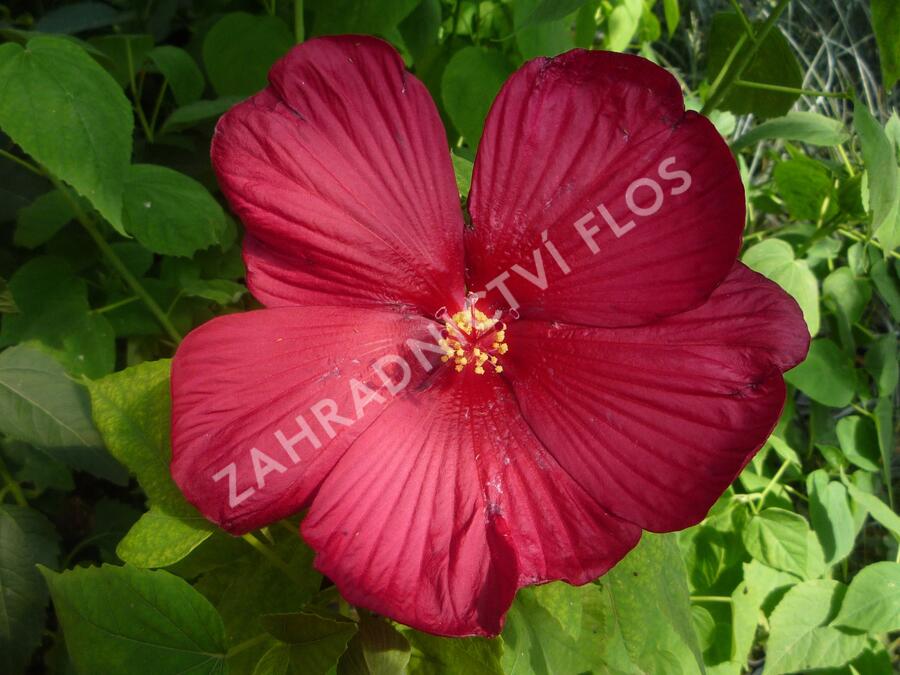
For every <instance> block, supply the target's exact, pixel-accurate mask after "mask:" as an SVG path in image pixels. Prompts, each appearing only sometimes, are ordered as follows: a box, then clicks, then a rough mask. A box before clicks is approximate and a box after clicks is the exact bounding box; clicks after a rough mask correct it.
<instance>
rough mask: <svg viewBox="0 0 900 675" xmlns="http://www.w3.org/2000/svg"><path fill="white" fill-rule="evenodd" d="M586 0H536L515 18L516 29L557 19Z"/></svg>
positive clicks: (569, 12) (576, 8)
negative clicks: (519, 16)
mask: <svg viewBox="0 0 900 675" xmlns="http://www.w3.org/2000/svg"><path fill="white" fill-rule="evenodd" d="M585 2H587V0H537V1H536V2H532V3H529V5H527V7H528V11H526V12H524V13H523V14H522V16H521V18H518V17H517V19H516V30H522V29H523V28H527V27H528V26H536V25H538V24H542V23H548V22H551V21H557V20H559V19H562V18H563V17H566V16H568V15H569V14H571V13H572V12H574V11H576V10H578V9H579V8H580V7H581V6H582V5H583V4H585Z"/></svg>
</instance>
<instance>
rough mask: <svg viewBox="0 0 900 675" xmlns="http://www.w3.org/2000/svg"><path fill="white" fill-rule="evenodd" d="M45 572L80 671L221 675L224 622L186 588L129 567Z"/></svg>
mask: <svg viewBox="0 0 900 675" xmlns="http://www.w3.org/2000/svg"><path fill="white" fill-rule="evenodd" d="M39 569H40V570H41V572H42V573H43V575H44V578H45V579H46V580H47V584H48V585H49V586H50V594H51V595H52V596H53V604H54V606H55V608H56V615H57V616H58V617H59V621H60V624H61V625H62V629H63V634H64V635H65V638H66V648H67V651H68V653H69V656H70V657H71V659H72V661H73V662H74V664H75V668H76V669H77V670H78V671H79V672H82V673H111V672H121V673H129V675H141V674H143V673H147V674H148V675H157V674H158V673H186V672H190V673H191V674H192V675H194V674H197V675H199V674H200V673H221V672H223V668H224V658H225V631H224V628H223V627H222V620H221V619H220V618H219V615H218V614H217V613H216V610H215V609H214V608H213V606H212V605H210V604H209V602H208V601H207V600H206V598H204V597H203V596H202V595H200V594H199V593H198V592H197V591H195V590H194V589H193V588H191V586H190V585H189V584H188V583H187V582H186V581H184V580H182V579H179V578H178V577H176V576H173V575H171V574H168V573H167V572H163V571H150V570H139V569H135V568H133V567H127V566H126V567H113V566H111V565H103V566H102V567H82V568H76V569H74V570H69V571H66V572H63V573H62V574H57V573H55V572H53V571H51V570H49V569H47V568H46V567H40V568H39Z"/></svg>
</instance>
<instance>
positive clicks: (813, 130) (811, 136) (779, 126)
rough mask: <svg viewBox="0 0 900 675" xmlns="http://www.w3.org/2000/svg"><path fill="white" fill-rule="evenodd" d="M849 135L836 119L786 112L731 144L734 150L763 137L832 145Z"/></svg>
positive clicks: (809, 113)
mask: <svg viewBox="0 0 900 675" xmlns="http://www.w3.org/2000/svg"><path fill="white" fill-rule="evenodd" d="M849 137H850V135H849V134H848V133H847V130H846V129H845V128H844V124H843V122H841V120H839V119H832V118H830V117H826V116H825V115H820V114H819V113H815V112H798V111H795V112H789V113H788V114H787V115H785V116H784V117H776V118H775V119H771V120H768V121H766V122H763V123H762V124H758V125H757V126H755V127H753V129H751V130H750V131H748V132H747V133H746V134H744V135H743V136H741V137H740V138H738V139H737V140H736V141H734V142H733V143H732V144H731V149H732V150H733V151H735V152H738V151H739V150H742V149H743V148H747V147H752V146H755V145H756V144H757V143H759V142H760V141H762V140H769V139H779V140H784V141H800V142H802V143H809V144H810V145H817V146H826V147H831V146H835V145H840V144H841V143H843V142H845V141H846V140H847V139H848V138H849Z"/></svg>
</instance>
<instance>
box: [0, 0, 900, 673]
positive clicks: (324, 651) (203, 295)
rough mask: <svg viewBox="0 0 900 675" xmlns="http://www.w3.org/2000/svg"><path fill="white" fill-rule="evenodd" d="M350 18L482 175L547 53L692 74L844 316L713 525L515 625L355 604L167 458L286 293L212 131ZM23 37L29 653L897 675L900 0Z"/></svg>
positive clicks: (11, 80) (8, 549)
mask: <svg viewBox="0 0 900 675" xmlns="http://www.w3.org/2000/svg"><path fill="white" fill-rule="evenodd" d="M873 27H874V29H873ZM340 32H360V33H372V34H377V35H381V36H383V37H385V38H386V39H388V40H389V41H391V42H392V43H393V44H394V45H395V46H396V47H397V48H398V49H400V51H401V53H402V54H403V56H404V58H405V60H406V61H407V63H408V65H409V67H410V69H411V70H412V71H413V72H414V73H416V75H417V76H418V77H419V78H421V79H422V80H423V81H424V82H425V83H426V84H427V86H428V87H429V89H430V90H431V92H432V94H433V96H434V98H435V100H436V101H437V103H438V106H439V108H440V110H441V114H442V116H443V118H444V121H445V123H446V126H447V129H448V135H449V140H450V143H451V145H452V147H453V149H454V153H455V155H454V157H455V159H454V163H455V167H456V169H457V173H458V179H459V183H460V190H461V193H462V195H463V196H465V193H466V191H467V189H468V173H469V172H470V171H471V163H470V161H469V160H471V159H472V158H473V156H474V150H475V148H476V147H477V143H478V139H479V136H480V132H481V126H482V123H483V119H484V115H485V113H486V111H487V108H488V106H489V104H490V102H491V100H492V99H493V97H494V95H495V94H496V92H497V90H498V88H499V87H500V85H501V84H502V82H503V81H504V80H505V78H506V77H507V76H508V75H509V74H510V73H512V72H513V70H514V69H515V68H517V67H518V66H519V65H520V64H521V63H522V62H523V61H524V60H527V59H529V58H532V57H535V56H538V55H553V54H556V53H559V52H562V51H565V50H567V49H570V48H572V47H574V46H576V45H577V46H581V47H593V48H603V49H614V50H629V51H633V52H637V53H640V54H642V55H644V56H646V57H648V58H651V59H654V60H656V61H657V62H659V63H660V64H662V65H664V66H666V67H667V68H669V69H670V70H671V71H672V72H674V73H675V74H676V75H677V76H678V77H679V78H680V80H681V81H682V83H683V85H684V90H685V95H686V97H687V99H688V101H689V104H690V105H691V107H694V108H697V109H703V110H704V112H706V113H708V114H709V115H710V116H711V117H712V119H713V120H714V121H715V123H716V125H717V126H718V128H719V130H720V131H721V133H722V134H723V135H724V136H725V137H726V139H728V141H729V142H730V143H731V147H732V148H733V150H734V153H735V155H736V157H737V160H738V161H739V163H740V167H741V170H742V173H743V176H744V180H745V184H746V188H747V197H748V206H749V217H748V222H747V229H746V245H745V251H744V252H743V259H744V261H745V262H746V263H747V264H748V265H750V266H751V267H753V268H754V269H756V270H758V271H760V272H762V273H763V274H765V275H767V276H768V277H770V278H771V279H773V280H775V281H776V282H778V283H779V284H781V285H782V286H783V287H784V288H785V290H787V291H788V292H789V293H791V294H792V295H793V296H794V297H795V298H796V299H797V300H798V302H799V303H800V305H801V307H802V309H803V311H804V315H805V318H806V321H807V324H808V326H809V328H810V332H811V333H812V334H813V335H814V337H815V339H814V341H813V344H812V348H811V351H810V356H809V358H808V360H807V361H806V362H805V363H804V364H803V365H801V366H800V367H798V368H797V369H795V370H794V371H792V372H791V373H789V375H788V378H787V379H788V381H789V384H790V391H789V404H788V406H787V408H786V410H785V413H784V416H783V418H782V420H781V422H780V424H779V425H778V428H777V429H776V431H775V434H774V435H773V436H772V437H771V438H770V440H769V442H768V443H767V445H766V446H765V447H764V449H763V450H762V451H761V452H760V453H759V455H758V456H757V457H756V459H754V460H753V462H752V463H751V464H750V465H749V466H748V467H747V469H746V470H745V471H744V473H743V474H742V475H741V476H740V478H739V480H738V481H736V482H735V484H734V485H733V486H732V487H731V488H730V489H729V490H728V492H727V493H726V494H725V495H724V496H723V497H722V498H721V500H719V502H718V503H717V504H716V506H715V507H714V508H713V510H712V512H711V513H710V514H709V517H708V518H707V519H706V520H705V521H704V522H703V523H701V524H700V525H698V526H696V527H694V528H691V529H690V530H687V531H685V532H682V533H680V534H677V535H675V534H673V535H667V536H652V535H646V536H645V537H644V540H643V541H642V543H641V545H640V546H639V547H638V548H637V549H636V550H635V551H634V552H632V553H631V554H630V555H629V556H628V557H627V558H626V559H625V560H624V561H623V562H622V563H621V564H620V565H619V566H618V567H616V568H615V569H614V570H613V571H612V572H610V573H609V574H608V575H606V576H605V577H603V578H602V579H600V580H598V581H597V582H596V583H594V584H589V585H587V586H585V587H583V588H572V587H570V586H567V585H565V584H560V583H556V584H549V585H547V586H543V587H539V588H532V589H525V590H523V591H522V592H521V593H520V594H519V597H518V599H517V600H516V603H515V605H514V607H513V609H512V610H511V612H510V614H509V618H508V622H507V627H506V629H505V630H504V633H503V635H502V637H501V638H499V639H497V640H482V639H465V640H448V639H441V638H435V637H432V636H429V635H425V634H422V633H418V632H416V631H413V630H410V629H407V628H405V627H402V626H398V625H395V624H392V623H390V622H388V621H386V620H384V619H382V618H379V617H375V616H372V615H370V614H368V613H366V612H364V611H362V610H357V609H356V608H353V607H350V606H348V605H347V604H346V603H345V602H344V601H342V600H341V598H340V597H339V596H338V595H337V593H336V592H335V589H334V587H332V586H330V584H329V583H328V582H327V580H324V579H322V578H321V577H320V576H319V575H318V574H316V573H315V572H314V571H313V570H312V568H311V564H310V563H311V557H312V554H311V551H309V550H308V549H307V548H306V547H305V546H304V545H303V543H302V542H301V541H300V540H299V539H298V537H297V536H296V523H295V522H294V523H289V522H285V523H281V524H279V525H277V526H273V527H271V528H268V529H266V530H264V531H260V532H257V533H254V534H252V535H248V536H247V537H244V538H243V539H241V538H238V539H234V538H231V537H229V536H227V535H225V534H224V533H222V532H220V531H217V530H215V528H213V527H212V526H211V525H210V524H208V523H207V522H206V521H205V520H204V519H202V518H201V517H199V515H198V514H197V513H196V512H195V511H194V510H193V509H192V508H191V507H190V506H188V505H187V504H186V503H185V502H184V500H183V498H182V497H181V495H180V493H179V492H178V490H177V489H176V488H175V486H174V484H173V483H172V481H171V479H170V477H169V474H168V466H167V463H168V456H169V453H170V448H169V441H168V415H169V400H168V370H169V364H168V361H167V360H166V359H167V357H169V356H171V354H172V353H173V351H174V349H175V347H176V345H177V344H178V341H179V340H180V338H181V336H183V335H184V334H186V333H187V332H188V331H189V330H191V328H192V327H194V326H197V325H199V324H200V323H203V322H204V321H207V320H209V319H210V318H211V317H213V316H215V315H217V314H221V313H226V312H236V311H242V310H245V309H248V308H250V307H252V306H254V301H253V300H252V299H251V298H250V297H249V296H248V295H247V293H246V288H245V287H244V286H243V285H242V283H241V280H242V277H243V273H244V271H243V267H242V264H241V260H240V239H241V230H240V225H239V224H238V223H237V222H236V221H235V219H234V218H233V217H232V216H231V215H229V213H228V211H227V210H226V209H225V208H224V205H223V202H222V200H221V197H220V195H219V194H218V191H217V188H216V184H215V179H214V177H213V175H212V173H211V169H210V166H209V160H208V150H209V141H210V135H211V131H212V128H213V124H214V123H215V120H216V118H217V117H218V116H219V115H220V114H221V113H222V112H223V111H225V110H226V109H227V108H228V107H229V106H231V105H232V104H233V103H235V102H236V101H237V100H239V99H241V98H242V97H246V96H247V95H249V94H251V93H253V92H255V91H256V90H258V89H260V88H261V87H263V86H264V84H265V77H266V72H267V70H268V68H269V67H270V65H271V64H272V63H273V61H274V60H275V59H276V58H278V57H279V56H280V55H282V54H284V53H285V52H286V51H287V50H288V49H289V48H290V47H291V46H292V45H293V44H294V43H295V42H297V41H300V40H302V39H304V38H305V37H307V36H310V35H317V34H326V33H340ZM0 40H2V43H0V238H2V242H3V245H2V249H0V277H2V279H0V312H2V328H0V347H2V349H3V350H2V351H0V671H2V672H3V673H10V674H11V675H12V674H15V673H20V672H24V671H27V672H35V673H37V672H50V673H70V672H76V673H82V674H84V675H94V674H96V673H124V674H126V675H130V674H132V673H135V674H138V673H152V674H153V675H160V674H168V673H188V672H190V673H210V672H226V671H227V672H230V673H248V674H250V673H256V674H257V675H266V674H269V673H301V674H303V675H310V674H315V673H335V672H336V673H341V674H345V673H363V674H365V673H372V674H375V675H381V674H387V673H402V672H409V673H461V674H465V675H470V674H473V673H475V674H478V673H489V674H496V673H504V672H505V673H516V674H520V673H521V674H529V673H536V674H542V673H553V674H568V673H582V672H587V671H592V672H597V673H653V674H657V673H659V674H668V673H697V672H701V671H702V670H704V669H705V672H707V673H710V674H713V673H714V674H716V675H726V674H733V675H737V674H739V673H749V672H753V673H759V672H762V673H764V675H779V674H781V673H793V672H810V671H815V672H824V673H829V674H831V673H834V674H841V675H844V674H848V675H849V674H851V673H853V674H860V675H880V674H882V673H884V674H885V675H886V674H888V673H891V672H893V671H894V669H895V665H896V661H897V658H898V655H897V651H898V641H897V632H896V631H898V629H900V563H898V545H897V542H898V539H900V516H898V515H897V512H896V510H895V508H894V504H895V500H896V499H897V498H898V497H897V492H898V489H897V488H898V486H897V484H896V477H897V460H896V453H895V440H894V439H895V425H896V418H897V415H896V410H897V408H896V402H897V394H896V389H897V379H898V369H897V322H898V320H900V289H898V277H897V269H898V266H897V262H898V257H900V256H898V253H897V246H898V243H900V174H898V154H900V119H898V117H897V115H896V113H895V112H892V110H893V106H894V105H895V104H896V102H897V97H896V89H895V88H894V85H895V83H896V81H897V79H898V76H900V3H897V2H895V1H894V0H871V2H864V1H861V0H854V1H849V2H844V1H841V0H790V1H789V0H778V1H777V2H775V1H760V2H742V1H740V0H728V1H725V0H720V1H713V0H694V1H690V0H681V1H679V0H558V1H556V2H550V1H548V0H485V1H483V2H474V1H471V0H459V1H457V0H377V1H373V2H353V1H352V0H313V1H307V3H306V4H305V5H304V3H303V2H302V1H301V0H296V2H292V1H291V0H261V2H256V1H254V0H233V1H231V2H217V1H215V0H112V1H110V2H99V1H93V0H89V1H86V2H75V3H66V2H53V1H45V2H41V1H36V2H28V3H25V2H19V1H18V0H13V1H12V2H8V3H7V4H6V5H0ZM51 597H52V603H51V602H50V599H51Z"/></svg>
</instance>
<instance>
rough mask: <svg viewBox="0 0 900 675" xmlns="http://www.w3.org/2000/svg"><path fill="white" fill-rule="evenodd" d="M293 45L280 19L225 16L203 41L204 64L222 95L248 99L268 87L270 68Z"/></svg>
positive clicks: (263, 16) (239, 14)
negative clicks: (267, 80) (267, 79)
mask: <svg viewBox="0 0 900 675" xmlns="http://www.w3.org/2000/svg"><path fill="white" fill-rule="evenodd" d="M293 45H294V36H293V34H292V33H291V29H290V28H288V26H287V24H286V23H285V22H284V21H282V20H281V19H279V18H278V17H277V16H272V15H268V14H266V15H262V16H254V15H253V14H247V13H246V12H233V13H231V14H226V15H225V16H223V17H222V18H221V19H219V21H218V22H216V25H214V26H213V27H212V28H211V29H210V31H209V33H207V34H206V39H205V40H204V41H203V63H204V65H205V66H206V73H207V75H209V81H210V82H211V83H212V86H213V88H214V89H215V90H216V93H217V94H218V95H219V96H241V97H244V96H249V95H251V94H255V93H256V92H258V91H259V90H260V89H262V88H263V87H265V86H266V77H267V75H268V73H269V68H271V67H272V64H274V63H275V61H276V60H277V59H279V58H280V57H282V56H284V55H285V54H286V53H287V52H288V50H289V49H290V48H291V47H292V46H293Z"/></svg>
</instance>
